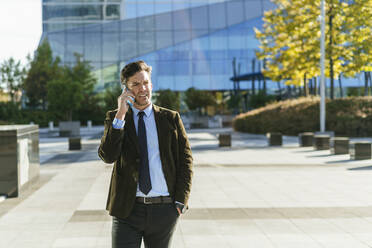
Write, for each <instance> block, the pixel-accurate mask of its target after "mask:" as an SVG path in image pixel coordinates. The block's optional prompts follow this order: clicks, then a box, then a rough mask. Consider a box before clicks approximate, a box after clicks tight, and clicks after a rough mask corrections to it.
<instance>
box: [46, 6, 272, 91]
mask: <svg viewBox="0 0 372 248" xmlns="http://www.w3.org/2000/svg"><path fill="white" fill-rule="evenodd" d="M262 1H263V2H264V4H266V5H267V2H269V0H262ZM55 3H56V4H55ZM43 7H44V8H43V11H44V13H43V20H44V22H43V28H44V29H43V31H44V33H43V37H45V38H48V40H49V41H50V43H51V47H52V50H53V54H54V55H55V56H60V57H61V59H62V62H63V63H64V64H66V65H73V63H74V61H75V58H74V56H73V54H74V53H75V52H78V53H81V54H83V55H84V59H85V60H87V61H90V62H91V65H92V66H93V67H94V74H95V75H96V77H97V79H98V82H99V83H98V86H97V87H96V89H97V90H103V89H104V87H107V85H109V84H112V83H119V78H118V75H119V70H120V69H121V68H122V67H123V66H124V65H125V64H126V63H128V62H130V61H136V60H138V59H143V60H145V61H146V62H148V63H149V64H150V65H151V66H152V67H153V74H152V79H153V82H154V90H157V89H167V88H169V89H172V90H187V89H188V88H189V87H191V86H194V87H196V88H199V89H209V90H217V89H218V90H223V89H224V90H228V89H232V83H231V81H230V80H229V78H230V77H231V76H232V60H233V58H236V59H237V61H238V62H239V63H240V64H241V73H242V72H250V70H251V61H252V59H253V58H254V57H255V52H254V51H255V49H257V46H258V41H257V40H256V38H255V35H254V31H253V27H257V28H260V27H261V25H262V20H261V18H262V17H261V9H262V8H264V6H261V0H245V1H244V0H239V1H236V0H230V1H226V0H197V1H191V0H183V1H181V0H163V1H160V0H159V1H156V0H125V1H120V0H115V1H113V0H112V1H110V0H109V1H99V0H96V1H88V0H82V1H74V3H72V1H69V2H63V1H56V2H53V4H52V3H51V1H45V0H44V1H43Z"/></svg>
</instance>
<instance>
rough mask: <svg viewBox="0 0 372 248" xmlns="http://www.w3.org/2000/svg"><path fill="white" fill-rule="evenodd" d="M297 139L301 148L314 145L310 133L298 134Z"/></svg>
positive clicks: (312, 134) (312, 136) (312, 135)
mask: <svg viewBox="0 0 372 248" xmlns="http://www.w3.org/2000/svg"><path fill="white" fill-rule="evenodd" d="M298 138H299V143H300V146H302V147H309V146H310V147H311V146H313V145H314V133H312V132H305V133H300V134H299V137H298Z"/></svg>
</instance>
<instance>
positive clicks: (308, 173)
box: [0, 127, 372, 248]
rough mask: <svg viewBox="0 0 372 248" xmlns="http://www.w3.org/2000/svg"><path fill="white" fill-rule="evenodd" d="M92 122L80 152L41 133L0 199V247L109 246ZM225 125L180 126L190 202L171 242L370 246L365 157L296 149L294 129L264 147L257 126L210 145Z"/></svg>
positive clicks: (193, 246) (371, 166) (370, 163)
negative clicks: (190, 175)
mask: <svg viewBox="0 0 372 248" xmlns="http://www.w3.org/2000/svg"><path fill="white" fill-rule="evenodd" d="M102 129H103V127H95V128H94V129H93V130H91V132H87V133H85V135H84V138H83V140H82V143H83V146H82V150H81V151H68V149H67V139H66V138H57V137H52V138H50V137H49V138H48V137H47V136H48V135H47V134H46V133H45V132H44V134H43V133H41V135H40V137H41V140H40V161H41V163H42V164H41V167H40V180H39V182H38V183H37V184H35V185H34V186H33V187H32V188H31V189H29V190H27V191H26V192H24V193H23V194H22V195H21V196H20V197H18V198H8V199H6V200H4V201H2V202H0V247H7V248H44V247H45V248H46V247H48V248H49V247H53V248H57V247H59V248H62V247H65V248H75V247H92V248H103V247H106V248H107V247H111V217H110V216H109V215H108V214H107V212H106V211H105V205H106V199H107V192H108V187H109V181H110V176H111V171H112V165H109V164H104V163H103V162H102V161H100V160H99V158H98V156H97V148H98V145H99V142H100V140H99V137H100V132H101V131H102ZM44 131H45V130H44ZM230 131H231V129H214V130H190V131H189V132H188V135H189V139H190V142H191V145H192V149H193V156H194V179H193V187H192V192H191V198H190V204H189V205H190V209H189V211H188V212H187V213H186V214H185V215H183V216H182V217H181V218H180V219H179V224H178V226H177V230H176V233H175V235H174V241H173V246H172V247H175V248H183V247H187V248H199V247H200V248H208V247H211V248H212V247H213V248H218V247H224V248H225V247H226V248H237V247H242V248H278V247H283V248H291V247H295V248H313V247H327V248H328V247H335V248H336V247H337V248H342V247H345V248H362V247H363V248H364V247H372V160H366V161H351V160H350V159H349V156H348V155H337V156H335V155H331V154H330V152H329V151H314V149H313V148H311V147H310V148H301V147H299V146H298V140H297V138H296V137H284V145H283V146H282V147H268V146H267V141H266V138H265V136H263V135H249V134H242V133H236V132H233V134H232V139H233V142H232V147H231V148H226V147H225V148H219V147H218V139H217V136H218V133H221V132H230Z"/></svg>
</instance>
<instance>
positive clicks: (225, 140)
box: [218, 133, 231, 147]
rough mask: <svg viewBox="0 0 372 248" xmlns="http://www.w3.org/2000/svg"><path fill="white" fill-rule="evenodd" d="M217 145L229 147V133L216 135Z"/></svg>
mask: <svg viewBox="0 0 372 248" xmlns="http://www.w3.org/2000/svg"><path fill="white" fill-rule="evenodd" d="M218 141H219V146H220V147H221V146H230V147H231V134H229V133H224V134H219V135H218Z"/></svg>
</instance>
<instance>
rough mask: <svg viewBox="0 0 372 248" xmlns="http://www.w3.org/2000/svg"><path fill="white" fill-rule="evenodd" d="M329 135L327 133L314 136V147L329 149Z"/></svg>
mask: <svg viewBox="0 0 372 248" xmlns="http://www.w3.org/2000/svg"><path fill="white" fill-rule="evenodd" d="M330 139H331V136H329V135H327V134H318V135H315V136H314V148H315V149H316V150H329V148H330V145H329V141H330Z"/></svg>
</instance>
